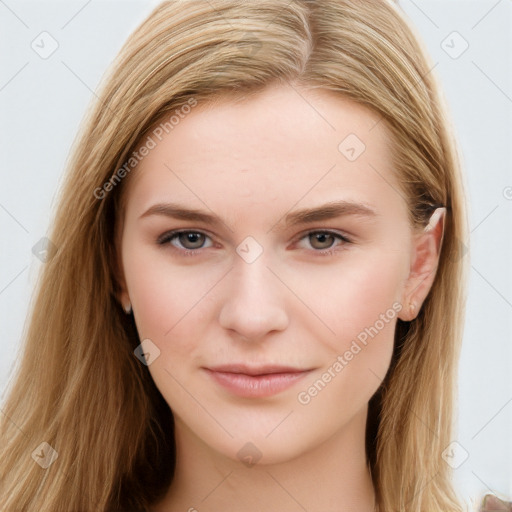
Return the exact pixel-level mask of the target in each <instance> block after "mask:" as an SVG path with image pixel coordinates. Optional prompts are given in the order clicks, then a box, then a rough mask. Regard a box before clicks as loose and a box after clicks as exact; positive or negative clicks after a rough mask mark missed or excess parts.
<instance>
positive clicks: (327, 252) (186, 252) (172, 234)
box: [156, 229, 353, 256]
mask: <svg viewBox="0 0 512 512" xmlns="http://www.w3.org/2000/svg"><path fill="white" fill-rule="evenodd" d="M185 233H194V234H200V235H204V236H206V237H208V238H211V237H209V235H207V234H206V233H204V232H202V231H195V230H183V229H182V230H174V231H169V232H167V233H164V234H162V235H160V236H159V237H158V239H157V241H156V242H157V244H158V245H160V246H164V245H169V246H170V247H171V249H172V250H176V251H178V252H180V253H181V255H183V256H198V255H199V254H200V251H201V249H203V248H202V247H200V248H198V249H180V248H177V247H174V246H173V245H172V244H170V243H169V242H170V241H171V240H173V239H174V238H176V237H177V236H179V235H181V234H185ZM319 233H320V234H323V235H330V236H333V237H334V238H337V239H338V240H339V241H341V242H342V243H341V244H339V245H337V246H334V247H329V248H327V249H323V250H322V249H318V250H315V249H311V250H312V251H313V252H314V253H315V254H316V255H318V256H331V255H333V254H335V253H337V252H339V251H340V250H343V249H344V246H346V245H349V244H352V243H353V241H352V240H351V239H350V238H348V237H347V236H346V235H342V234H340V233H337V232H336V231H329V230H325V229H320V230H313V231H308V232H306V233H304V234H302V235H300V236H299V237H298V238H297V239H296V240H295V242H300V241H301V240H303V239H304V238H307V237H309V236H310V235H313V234H319ZM295 242H294V243H295Z"/></svg>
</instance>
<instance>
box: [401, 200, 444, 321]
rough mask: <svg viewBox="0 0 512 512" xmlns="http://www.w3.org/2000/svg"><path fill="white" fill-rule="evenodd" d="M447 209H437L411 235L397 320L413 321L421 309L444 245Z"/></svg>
mask: <svg viewBox="0 0 512 512" xmlns="http://www.w3.org/2000/svg"><path fill="white" fill-rule="evenodd" d="M445 218H446V208H444V207H442V208H437V209H436V210H435V212H434V213H433V214H432V216H431V217H430V221H429V223H428V225H427V227H426V228H425V229H424V231H422V232H421V233H418V234H416V235H415V236H414V239H413V246H412V254H411V266H410V271H409V276H408V277H407V280H406V283H405V286H404V290H403V294H402V304H403V305H404V307H403V309H402V311H401V312H400V314H399V315H398V318H400V320H403V321H406V322H410V321H411V320H414V319H415V318H416V316H417V314H418V312H419V310H420V309H421V306H422V304H423V301H424V300H425V298H426V297H427V295H428V292H429V291H430V288H431V287H432V284H433V283H434V279H435V277H436V271H437V266H438V263H439V256H440V254H441V248H442V245H443V237H444V227H445Z"/></svg>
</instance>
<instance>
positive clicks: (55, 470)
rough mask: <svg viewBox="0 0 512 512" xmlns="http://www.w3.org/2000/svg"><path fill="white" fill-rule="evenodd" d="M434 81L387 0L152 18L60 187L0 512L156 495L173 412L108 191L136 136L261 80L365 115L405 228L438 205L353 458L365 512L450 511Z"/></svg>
mask: <svg viewBox="0 0 512 512" xmlns="http://www.w3.org/2000/svg"><path fill="white" fill-rule="evenodd" d="M432 68H433V65H432V62H431V61H430V58H429V56H428V53H427V52H426V50H425V47H424V44H423V43H422V42H421V40H420V39H419V38H418V37H417V35H416V34H415V31H414V28H413V27H412V26H411V24H410V22H409V21H408V19H407V18H406V16H405V15H404V14H403V12H402V11H401V9H400V7H399V6H398V5H397V4H396V3H394V2H392V1H391V0H367V1H361V0H322V1H312V0H292V1H290V0H257V1H255V0H243V1H242V0H208V1H206V0H175V1H166V2H163V3H161V4H159V5H158V6H157V7H156V8H155V9H154V10H153V11H152V12H151V13H150V15H149V16H148V17H147V19H145V20H144V21H143V22H142V23H141V24H140V25H139V26H138V27H137V28H136V29H135V31H134V32H133V33H132V34H131V35H130V36H129V38H128V39H127V41H126V42H125V44H124V46H123V47H122V49H121V50H120V52H119V54H118V56H117V57H116V58H115V60H114V62H113V63H112V65H111V66H110V67H109V69H108V70H107V72H106V73H105V75H104V77H103V79H102V82H101V84H100V86H99V88H98V92H97V98H94V99H93V101H92V103H91V105H90V107H89V109H88V111H87V114H86V116H85V119H84V121H83V123H82V125H81V128H80V131H79V134H78V135H77V138H76V139H75V142H74V144H73V148H72V151H71V155H70V158H69V160H68V167H67V169H66V173H65V175H64V178H63V181H62V184H61V186H60V188H59V191H58V201H57V202H56V206H55V208H54V212H53V213H52V214H53V218H52V224H51V229H50V230H49V233H48V237H49V239H50V240H51V241H52V243H53V245H54V247H55V251H54V253H53V254H52V255H51V257H49V258H48V261H47V262H46V263H45V264H44V265H43V266H42V268H41V272H40V274H39V276H38V281H37V285H36V288H35V290H34V294H33V297H32V301H31V304H30V310H29V315H28V316H27V320H26V324H25V328H24V331H23V340H22V341H23V352H22V355H21V359H20V361H19V366H18V368H17V371H16V374H15V376H14V379H13V380H12V382H11V384H10V386H9V389H8V394H7V396H6V399H5V401H4V404H3V406H2V411H3V414H0V434H1V445H0V510H3V511H18V510H23V511H27V512H36V511H37V512H69V511H133V510H147V508H148V507H149V506H150V505H151V504H152V503H154V502H156V501H157V500H158V499H159V498H160V497H161V496H163V494H164V493H165V492H166V490H167V489H168V487H169V485H170V483H171V481H172V478H173V471H174V466H175V444H174V433H173V416H172V411H171V410H170V409H169V407H168V405H167V404H166V403H165V401H164V399H163V397H162V395H161V394H160V392H159V391H158V389H157V388H156V386H155V384H154V383H153V381H152V378H151V376H150V374H149V372H148V371H147V368H146V367H145V366H144V365H142V364H140V361H139V360H138V359H137V358H136V357H135V356H134V349H135V348H136V347H137V345H138V344H139V343H140V340H139V339H138V335H137V330H136V327H135V325H134V321H133V317H132V316H129V315H125V313H124V311H123V309H122V306H121V304H120V302H119V290H120V288H119V279H118V276H119V263H118V262H119V243H118V237H117V236H116V233H117V232H118V227H119V223H120V222H121V217H122V215H121V213H122V211H123V190H124V189H125V187H126V183H127V182H128V181H129V180H130V179H131V176H132V175H133V173H135V172H136V169H135V170H133V171H131V172H128V171H126V170H125V173H122V174H123V179H122V180H120V181H119V182H113V181H112V178H113V177H114V175H117V176H118V177H119V169H121V168H122V166H123V165H125V163H126V161H127V159H129V158H130V155H131V154H132V152H133V151H134V150H135V149H136V148H137V147H138V146H139V145H140V143H141V140H142V137H143V136H144V135H145V134H147V133H148V130H150V129H151V128H152V127H153V126H155V125H156V123H158V122H159V121H161V120H162V119H163V118H165V117H166V116H169V115H171V114H172V113H173V112H176V111H177V109H180V108H183V106H184V105H187V104H188V105H190V104H191V100H192V101H194V102H197V103H198V104H201V103H207V102H210V101H214V98H215V97H227V98H230V97H231V98H233V100H235V98H237V97H242V96H243V97H245V98H247V97H249V96H250V95H252V94H258V92H260V91H262V90H263V89H264V88H265V87H267V86H268V85H269V84H276V83H283V84H284V83H288V84H293V85H302V86H305V87H310V88H321V89H325V90H329V91H334V92H336V93H338V94H339V95H340V96H343V97H345V98H348V99H350V100H353V101H355V102H357V103H359V104H362V105H364V106H366V107H367V108H369V109H371V110H372V111H373V112H375V113H377V114H378V118H379V120H380V121H379V122H382V123H385V124H386V126H387V128H388V130H389V134H390V138H391V141H390V142H391V144H392V145H393V151H392V155H393V164H394V166H393V170H394V172H395V173H396V177H397V182H398V183H399V184H400V187H401V193H402V194H403V196H404V197H405V198H406V200H407V203H408V206H409V214H410V222H411V226H414V227H418V226H422V225H423V226H424V225H425V224H426V223H427V221H428V218H429V216H430V214H431V213H432V208H433V207H434V206H435V205H444V206H445V207H446V208H447V216H446V221H445V232H444V242H443V247H442V251H441V254H440V259H439V265H438V268H437V273H436V277H435V280H434V283H433V285H432V288H431V290H430V292H429V295H428V296H427V298H426V300H425V301H424V303H423V306H422V308H421V310H420V311H419V314H418V316H417V317H416V318H415V319H414V320H413V321H411V322H404V321H401V320H398V323H397V327H396V333H395V347H394V353H393V358H392V362H391V366H390V369H389V371H388V374H387V375H386V378H385V379H384V381H383V383H382V385H381V387H380V388H379V390H378V391H377V393H376V394H375V396H374V397H373V398H372V400H371V401H370V406H369V416H368V425H367V432H366V449H367V458H368V465H369V468H370V470H371V475H372V478H373V482H374V486H375V489H376V493H377V501H378V505H379V510H380V511H381V512H459V511H461V510H462V505H461V504H460V502H459V500H458V498H457V495H456V493H455V491H454V489H453V487H452V484H451V475H450V468H449V466H448V465H447V464H446V463H445V462H444V460H443V458H442V452H443V450H444V449H445V448H446V447H447V445H448V444H449V443H450V441H451V440H452V435H453V427H454V422H453V408H454V399H455V389H456V386H455V383H456V381H455V377H456V374H457V373H456V372H457V361H458V355H459V350H460V343H461V339H462V334H463V332H462V326H463V319H464V308H465V296H466V291H465V282H466V267H467V257H466V256H465V255H464V252H463V251H462V248H463V247H465V246H464V244H465V243H467V219H466V215H467V213H466V205H465V200H464V181H463V178H462V175H461V163H460V160H461V158H460V153H459V150H458V147H457V142H456V140H455V138H454V135H453V133H454V129H453V126H452V125H451V122H450V119H449V115H448V109H447V106H446V102H445V100H444V96H443V93H442V92H441V88H440V85H439V83H438V78H437V77H436V74H435V71H434V70H433V69H432ZM125 169H127V167H125ZM124 174H126V176H124ZM106 183H110V184H111V186H110V187H108V188H107V187H105V184H106ZM98 190H101V194H99V193H98ZM42 442H47V443H48V444H49V445H50V446H51V447H53V448H54V449H55V450H56V452H57V453H58V458H57V459H56V460H55V462H54V463H53V464H52V465H51V466H49V467H48V468H47V469H42V468H41V467H40V465H38V464H36V463H35V462H34V460H33V458H32V456H31V454H32V453H33V451H34V450H35V449H36V448H37V447H38V446H39V445H40V444H41V443H42Z"/></svg>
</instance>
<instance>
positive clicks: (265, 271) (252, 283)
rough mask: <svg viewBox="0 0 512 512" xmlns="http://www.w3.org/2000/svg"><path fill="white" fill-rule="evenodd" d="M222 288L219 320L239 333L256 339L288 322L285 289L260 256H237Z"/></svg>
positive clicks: (226, 327) (227, 328)
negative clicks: (250, 260)
mask: <svg viewBox="0 0 512 512" xmlns="http://www.w3.org/2000/svg"><path fill="white" fill-rule="evenodd" d="M223 292H224V293H223V299H224V300H223V303H222V307H221V309H220V313H219V323H220V325H221V327H223V328H224V329H226V330H228V331H231V332H232V333H236V334H237V335H238V336H239V337H242V338H245V339H246V340H248V341H257V340H261V339H263V338H264V337H265V336H266V335H268V334H270V333H272V332H278V331H283V330H284V329H286V327H287V326H288V324H289V317H288V313H287V311H286V307H285V290H284V289H283V286H282V284H281V283H280V282H279V280H278V279H277V278H276V277H275V275H274V274H273V273H272V272H271V271H270V270H269V268H268V267H267V262H266V259H264V258H263V257H260V258H258V259H257V260H256V261H254V262H252V263H247V262H245V261H244V260H243V259H242V258H237V260H236V261H235V268H234V269H233V270H232V271H231V272H229V274H228V276H227V278H226V282H225V283H224V290H223Z"/></svg>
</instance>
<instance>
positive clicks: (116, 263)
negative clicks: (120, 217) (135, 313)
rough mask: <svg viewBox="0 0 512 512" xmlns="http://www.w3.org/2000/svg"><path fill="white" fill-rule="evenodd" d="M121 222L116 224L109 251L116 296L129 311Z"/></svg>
mask: <svg viewBox="0 0 512 512" xmlns="http://www.w3.org/2000/svg"><path fill="white" fill-rule="evenodd" d="M121 242H122V223H121V225H120V226H117V229H116V231H115V235H114V247H113V250H112V252H111V261H112V273H113V277H114V280H115V289H116V298H117V301H118V302H119V304H120V305H121V307H122V308H123V309H124V311H125V312H126V313H130V311H131V302H130V296H129V295H128V290H127V287H126V280H125V277H124V269H123V261H122V254H121V252H122V245H121Z"/></svg>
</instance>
